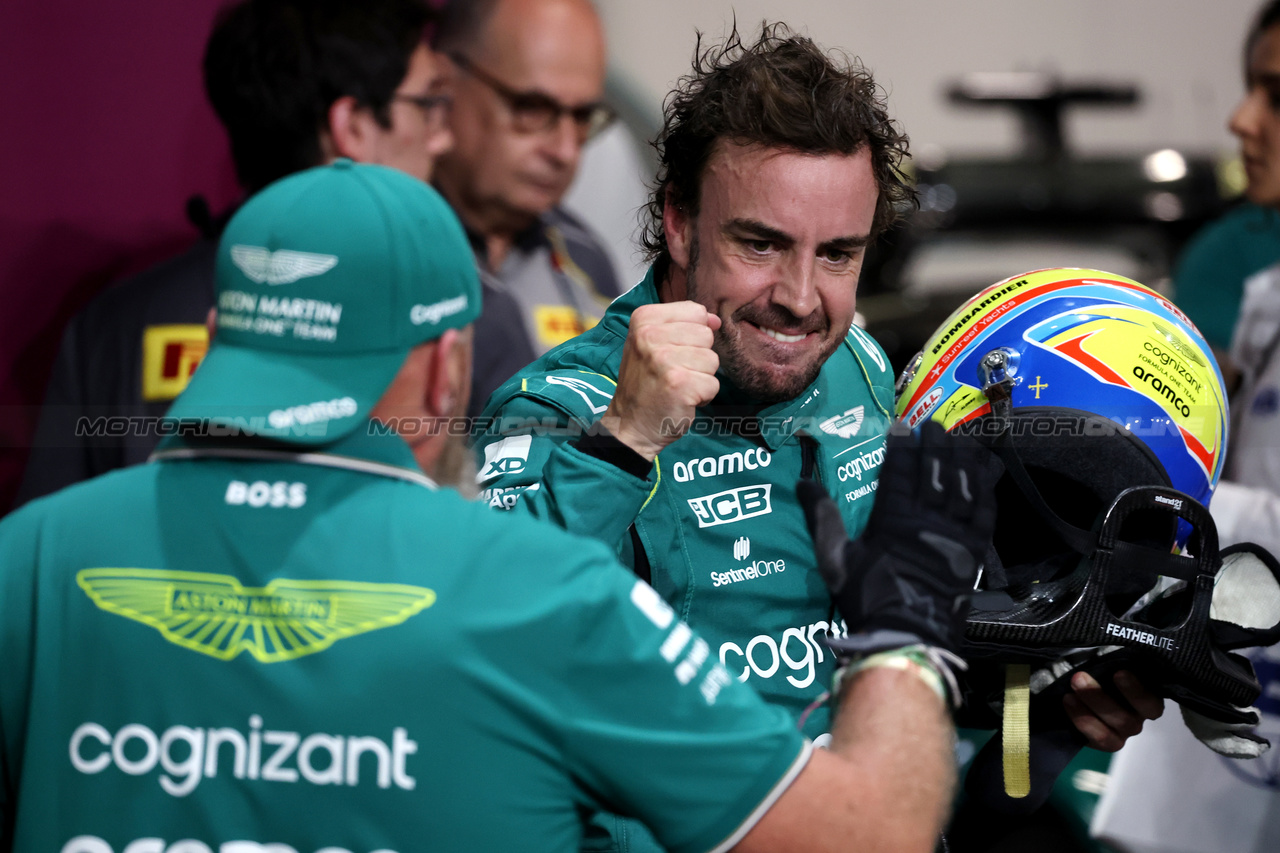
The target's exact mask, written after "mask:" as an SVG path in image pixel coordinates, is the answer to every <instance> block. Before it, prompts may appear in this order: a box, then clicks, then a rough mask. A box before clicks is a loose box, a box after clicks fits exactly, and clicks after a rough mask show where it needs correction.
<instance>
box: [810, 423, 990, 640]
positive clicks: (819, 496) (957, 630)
mask: <svg viewBox="0 0 1280 853" xmlns="http://www.w3.org/2000/svg"><path fill="white" fill-rule="evenodd" d="M1002 471H1003V466H1002V465H1001V464H1000V461H999V460H998V459H997V458H996V457H995V456H994V455H993V454H992V453H991V452H990V451H988V450H987V449H986V448H984V447H982V446H981V445H980V444H978V443H977V442H976V441H974V440H973V439H972V438H968V437H965V436H954V435H949V434H947V432H946V430H944V429H943V428H942V426H941V425H939V424H937V423H934V422H933V421H929V422H927V423H926V424H925V425H924V427H923V429H922V430H921V431H920V434H919V435H918V436H917V435H915V434H914V433H898V432H891V433H890V435H889V439H888V443H887V453H886V454H885V459H884V464H883V465H882V466H881V468H880V479H879V483H880V484H879V486H878V487H877V490H876V499H875V507H874V508H873V509H872V511H871V518H870V520H869V521H868V522H867V529H866V530H865V531H864V532H863V534H862V536H861V537H859V538H858V539H856V540H853V541H850V540H849V538H848V534H847V533H846V532H845V528H844V523H843V522H842V521H841V517H840V511H839V509H838V508H837V507H836V505H835V503H834V502H833V501H832V500H831V498H830V497H829V496H828V495H827V493H826V490H825V489H823V487H822V486H821V485H819V484H818V483H816V482H814V481H812V480H801V481H800V484H799V486H798V489H797V491H798V494H799V497H800V503H801V506H803V508H804V514H805V520H806V521H807V522H808V525H809V532H810V534H811V535H812V536H813V542H814V548H815V550H816V552H817V557H818V568H819V570H820V571H821V572H822V577H823V579H824V580H825V581H826V583H827V587H828V588H829V589H830V590H831V597H832V599H833V600H834V601H835V605H836V609H838V610H839V611H840V615H841V616H843V617H844V620H845V623H846V624H847V625H848V629H849V637H847V638H843V639H841V640H839V641H837V642H836V643H833V645H838V647H839V648H840V650H841V651H845V652H853V653H856V654H863V655H866V654H871V653H874V652H876V651H882V650H885V649H891V648H900V647H903V646H907V645H914V644H924V645H926V646H930V647H934V648H940V649H943V650H945V651H947V652H951V653H953V654H954V653H955V652H957V651H958V650H959V648H960V641H961V638H962V636H963V634H964V620H965V615H966V614H967V612H968V610H969V596H970V594H971V593H972V591H973V586H974V582H975V581H976V579H977V572H978V566H979V564H980V563H981V562H982V559H983V557H984V556H985V555H986V553H987V549H988V548H989V546H990V543H991V533H992V530H993V528H994V527H995V521H996V498H995V491H994V489H995V483H996V480H997V479H998V478H999V476H1000V474H1001V472H1002Z"/></svg>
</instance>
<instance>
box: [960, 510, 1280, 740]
mask: <svg viewBox="0 0 1280 853" xmlns="http://www.w3.org/2000/svg"><path fill="white" fill-rule="evenodd" d="M1136 512H1157V513H1166V514H1171V515H1174V516H1177V517H1178V518H1181V519H1183V520H1184V521H1186V522H1187V523H1188V524H1189V525H1190V526H1191V527H1192V531H1193V532H1192V536H1191V540H1190V541H1189V543H1188V545H1189V548H1190V550H1191V551H1192V553H1193V554H1194V556H1176V555H1171V554H1165V553H1162V552H1160V551H1158V550H1156V549H1153V548H1149V547H1146V546H1143V545H1138V544H1135V543H1131V542H1125V541H1123V540H1121V539H1120V532H1121V529H1122V527H1123V525H1124V522H1125V521H1126V519H1128V518H1130V516H1132V515H1133V514H1134V513H1136ZM1220 565H1221V561H1220V557H1219V553H1218V535H1217V528H1216V527H1215V526H1214V523H1213V518H1212V517H1211V516H1210V515H1209V511H1208V510H1207V509H1205V507H1203V506H1202V505H1201V504H1199V503H1197V502H1196V501H1195V500H1193V499H1192V498H1190V497H1189V496H1187V495H1185V494H1183V493H1181V492H1178V491H1176V490H1174V489H1169V488H1163V487H1156V486H1141V487H1136V488H1132V489H1128V490H1126V491H1124V492H1122V493H1121V494H1120V496H1119V497H1118V498H1117V499H1116V501H1115V503H1114V504H1112V506H1111V508H1110V509H1109V510H1108V512H1107V514H1106V516H1105V518H1104V520H1103V523H1102V529H1101V531H1100V532H1099V533H1098V535H1097V544H1096V547H1095V548H1094V551H1093V555H1092V557H1091V558H1090V559H1088V560H1086V561H1083V562H1082V563H1081V564H1080V566H1079V567H1078V568H1077V569H1076V570H1075V571H1073V572H1072V573H1070V574H1069V575H1067V576H1066V577H1063V578H1061V579H1059V580H1055V581H1048V582H1044V583H1039V584H1034V585H1032V586H1031V587H1030V591H1029V592H1028V593H1027V594H1026V595H1025V596H1024V597H1021V598H1019V599H1018V600H1014V599H1013V598H1012V597H1011V596H1009V595H1007V594H1006V595H1003V596H1002V597H1000V596H989V595H988V596H983V595H979V596H976V597H975V600H974V602H973V609H972V610H971V611H970V613H969V618H968V621H967V624H966V626H965V656H966V657H967V658H970V659H974V660H977V659H987V660H993V661H997V660H998V661H1027V660H1054V659H1057V658H1060V657H1062V656H1064V655H1065V654H1066V653H1067V652H1069V651H1071V650H1072V649H1079V648H1088V647H1104V646H1120V647H1123V648H1124V649H1125V650H1126V651H1127V652H1128V654H1127V655H1126V658H1128V660H1129V662H1130V665H1131V666H1133V667H1136V668H1137V670H1138V671H1139V672H1140V674H1141V675H1142V676H1143V677H1144V680H1146V681H1148V682H1149V683H1150V684H1151V685H1152V686H1153V687H1157V686H1158V688H1159V689H1160V690H1161V692H1162V693H1163V694H1164V695H1166V696H1168V697H1170V698H1173V699H1175V700H1177V701H1178V702H1180V703H1184V704H1188V705H1189V706H1190V707H1192V708H1194V709H1195V710H1197V711H1200V712H1201V713H1206V714H1208V715H1210V716H1217V715H1220V714H1221V713H1222V704H1223V703H1225V704H1228V705H1233V706H1247V705H1249V704H1251V703H1252V702H1253V700H1254V699H1256V698H1257V696H1258V694H1259V692H1260V689H1261V688H1260V687H1259V685H1258V680H1257V678H1256V676H1255V675H1254V673H1253V669H1252V667H1251V666H1250V665H1249V663H1248V661H1246V660H1245V659H1244V658H1242V657H1240V656H1238V655H1232V654H1229V653H1228V652H1227V651H1226V649H1224V648H1222V647H1221V646H1220V645H1219V644H1218V643H1216V642H1215V640H1214V636H1213V633H1212V632H1211V631H1210V624H1209V622H1210V606H1211V604H1212V600H1213V586H1214V578H1215V576H1216V574H1217V572H1218V569H1219V567H1220ZM1158 575H1164V576H1171V577H1176V578H1178V579H1180V580H1183V581H1185V582H1186V584H1187V589H1186V593H1187V594H1189V595H1190V603H1189V608H1188V611H1187V613H1186V616H1185V618H1182V619H1181V620H1176V621H1173V622H1172V623H1171V624H1167V625H1161V624H1153V623H1152V622H1149V621H1143V620H1141V619H1139V618H1134V617H1127V616H1124V615H1121V614H1117V613H1115V612H1113V611H1112V605H1111V604H1109V603H1108V595H1109V594H1114V593H1116V592H1117V591H1118V590H1119V591H1131V590H1133V589H1134V588H1135V587H1136V586H1144V585H1145V586H1146V587H1147V588H1150V587H1152V586H1154V584H1155V582H1156V579H1157V576H1158Z"/></svg>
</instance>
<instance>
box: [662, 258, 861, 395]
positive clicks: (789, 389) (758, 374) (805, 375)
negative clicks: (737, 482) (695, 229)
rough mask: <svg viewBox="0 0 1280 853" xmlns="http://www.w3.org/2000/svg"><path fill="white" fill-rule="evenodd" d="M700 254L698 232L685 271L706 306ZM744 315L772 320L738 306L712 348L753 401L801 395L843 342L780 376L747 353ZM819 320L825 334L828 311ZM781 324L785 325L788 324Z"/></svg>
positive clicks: (690, 289) (778, 313)
mask: <svg viewBox="0 0 1280 853" xmlns="http://www.w3.org/2000/svg"><path fill="white" fill-rule="evenodd" d="M698 256H699V246H698V237H697V234H696V233H695V234H694V236H693V239H692V241H691V242H690V245H689V266H688V268H687V269H686V270H685V293H686V297H687V298H688V299H691V300H692V301H694V302H698V303H700V304H702V305H703V306H706V304H707V303H706V302H703V300H702V299H701V298H699V293H698V276H697V272H698ZM772 308H774V309H775V310H774V311H773V312H772V313H773V314H774V316H775V317H776V318H778V319H782V320H784V321H790V320H793V319H794V317H793V316H792V315H791V314H790V312H788V311H786V309H785V308H781V307H780V306H772ZM708 310H710V309H708ZM819 310H821V309H819ZM783 313H785V314H786V316H785V317H783V316H782V314H783ZM743 317H750V318H751V319H752V320H753V321H759V320H762V319H769V318H768V317H764V316H762V315H761V313H760V311H758V310H757V309H755V308H752V307H751V306H749V305H746V306H743V307H741V308H739V309H738V310H736V311H734V313H733V317H732V321H724V320H723V318H722V322H721V324H720V328H719V329H716V331H715V332H714V343H713V344H712V348H713V349H714V350H715V352H716V355H718V356H720V371H721V372H722V373H723V374H724V375H725V377H726V378H727V379H728V380H729V382H730V383H732V384H733V385H734V386H735V387H737V388H738V389H739V390H741V391H745V392H746V393H747V395H748V396H750V397H751V398H752V399H753V400H756V401H758V402H761V403H767V404H772V403H781V402H783V401H784V400H791V399H793V398H795V397H798V396H799V395H800V394H801V392H803V391H804V390H805V389H806V388H808V387H809V386H810V385H811V384H813V381H814V380H815V379H817V378H818V372H819V371H821V370H822V365H824V364H826V362H827V359H828V358H830V357H831V353H833V352H835V350H836V347H838V346H839V345H840V339H839V338H836V339H835V340H833V341H831V342H830V343H829V344H828V346H827V347H826V348H825V349H824V350H823V351H822V352H820V353H819V354H818V356H817V357H815V358H814V359H813V360H812V362H811V363H809V364H807V365H805V367H804V369H803V370H800V371H796V372H790V373H786V374H781V375H779V374H778V373H776V372H771V371H770V370H769V369H768V368H766V367H764V366H763V365H761V364H758V363H756V362H755V361H753V360H752V358H751V356H749V355H748V354H747V352H746V348H745V347H744V346H743V343H742V333H741V329H742V325H741V322H742V318H743ZM820 319H821V321H822V329H823V331H824V333H825V331H826V329H827V328H828V326H829V322H830V321H829V320H828V318H827V317H826V315H825V314H823V315H822V316H821V318H820ZM778 325H785V323H779V324H778Z"/></svg>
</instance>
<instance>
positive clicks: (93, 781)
mask: <svg viewBox="0 0 1280 853" xmlns="http://www.w3.org/2000/svg"><path fill="white" fill-rule="evenodd" d="M202 441H203V440H202ZM159 456H160V458H159V461H153V462H152V463H151V464H147V465H143V466H138V467H135V468H129V469H125V470H121V471H118V472H115V473H112V474H109V475H107V476H104V477H101V478H98V479H96V480H92V481H89V482H87V483H84V484H81V485H79V486H76V487H73V488H71V489H68V490H66V491H63V492H61V493H58V494H56V495H53V496H51V497H48V498H44V499H42V500H39V501H36V502H33V503H31V504H29V505H27V506H26V507H24V508H23V509H22V510H20V511H18V512H16V513H14V514H13V515H11V516H9V517H8V518H6V519H5V520H4V521H3V522H0V661H3V662H4V664H3V671H2V673H3V674H2V676H0V750H2V752H0V771H2V773H3V780H2V781H3V785H2V786H0V832H2V833H3V835H4V838H3V840H0V847H5V848H6V849H7V847H8V845H9V844H11V845H12V848H13V849H15V850H19V851H28V850H30V851H59V850H60V851H63V853H108V851H115V852H116V853H123V851H126V850H127V851H129V853H162V851H163V852H164V853H207V851H216V852H217V853H264V851H270V853H290V851H296V853H314V851H321V850H323V851H326V853H340V851H350V853H371V851H399V853H405V851H487V850H494V851H499V850H504V851H505V850H521V851H553V850H554V851H569V850H574V849H576V848H577V846H578V844H579V841H580V839H581V836H582V826H583V823H584V820H585V819H586V818H587V817H588V816H589V815H590V814H591V813H593V812H594V811H596V810H598V809H601V808H607V809H610V810H615V811H620V812H622V813H624V814H627V815H632V816H636V817H639V818H640V819H641V820H643V821H645V822H646V823H648V824H649V825H650V826H651V827H652V828H653V830H654V832H655V833H656V835H657V836H658V838H659V839H661V842H662V843H663V844H664V845H666V846H667V847H669V848H670V849H671V850H677V851H694V850H709V849H721V848H723V847H725V846H728V845H729V844H731V843H734V842H735V841H736V840H737V839H738V838H739V837H740V835H741V833H742V832H745V828H746V827H747V826H749V825H750V824H751V823H752V822H753V821H754V820H755V819H756V818H757V817H758V816H759V814H761V813H763V811H764V808H765V807H767V805H768V804H769V803H771V802H772V798H774V797H776V796H777V794H778V793H780V792H781V790H782V789H783V787H784V786H785V785H786V784H788V783H789V781H790V780H791V779H792V778H793V777H794V774H795V773H797V772H798V771H799V769H800V767H801V766H802V765H803V763H804V761H805V760H806V759H807V756H808V754H809V752H808V750H809V747H808V745H807V743H806V742H805V741H804V740H803V739H802V738H801V736H800V735H799V734H798V733H796V732H795V730H794V726H793V724H792V722H791V721H790V720H789V719H788V718H787V717H786V715H784V714H782V713H781V712H779V711H778V710H777V709H775V708H770V707H768V706H766V705H765V704H764V703H762V702H761V701H760V700H759V698H758V697H757V696H755V695H754V694H753V693H752V692H751V691H750V690H747V689H743V688H742V686H741V685H739V684H737V683H736V682H735V680H734V679H733V678H732V677H731V676H730V675H729V674H728V673H726V672H725V671H724V670H723V669H722V668H721V667H720V666H719V665H718V664H717V663H716V660H715V656H714V653H713V651H712V650H711V649H710V648H709V646H708V644H707V642H706V641H704V640H702V639H701V638H699V637H698V636H697V635H695V634H693V633H692V632H691V631H690V630H689V629H688V628H687V627H685V625H684V623H682V622H680V621H679V620H678V619H677V618H675V615H674V614H673V612H672V611H671V609H670V608H669V607H668V606H666V605H665V604H664V603H663V602H662V601H661V600H660V599H659V598H658V597H657V596H656V594H654V592H653V591H652V590H651V589H650V588H649V587H647V586H645V585H644V584H642V583H638V582H637V581H636V579H635V578H634V577H633V576H632V575H630V574H629V573H628V572H626V571H625V570H623V569H622V568H621V567H620V566H618V565H617V563H616V561H615V560H614V559H613V558H612V556H611V555H610V553H609V552H608V550H607V549H606V548H604V547H603V546H600V545H598V544H594V543H592V542H589V541H585V540H581V539H578V538H575V537H572V536H569V535H568V534H566V533H564V532H562V531H559V530H556V529H554V528H553V527H551V526H550V525H542V524H537V523H534V522H532V521H530V520H528V519H524V518H519V517H513V516H507V515H504V514H500V513H495V512H492V511H490V510H489V509H487V508H486V507H484V506H481V505H478V504H473V503H468V502H465V501H463V500H462V499H461V498H459V497H458V496H457V495H456V493H454V492H452V491H448V490H436V489H435V488H434V486H433V484H432V483H431V482H430V481H429V480H427V479H426V478H425V477H424V476H423V475H422V474H421V473H420V472H418V471H417V469H416V467H415V465H414V460H413V457H412V454H411V453H410V452H409V449H408V447H407V446H406V445H405V444H404V443H403V442H402V441H401V440H400V439H399V438H397V437H395V436H386V435H383V436H378V435H357V436H354V437H351V438H348V439H345V440H344V441H342V442H341V443H339V444H338V445H336V446H333V447H330V448H328V449H327V450H325V451H323V452H318V453H309V454H295V453H289V452H281V451H278V450H277V451H264V450H261V449H258V450H254V449H249V448H247V447H245V446H244V445H236V444H234V443H233V444H229V445H226V446H223V447H215V446H211V445H209V444H205V443H197V442H196V441H194V440H193V441H190V442H187V443H182V442H175V441H169V442H168V443H167V444H166V445H163V446H162V450H161V452H160V454H159Z"/></svg>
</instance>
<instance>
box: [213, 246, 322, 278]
mask: <svg viewBox="0 0 1280 853" xmlns="http://www.w3.org/2000/svg"><path fill="white" fill-rule="evenodd" d="M231 262H232V263H234V264H235V265H236V266H238V267H239V268H240V271H241V272H243V273H244V274H245V275H247V276H248V277H249V279H250V280H252V281H256V282H258V283H259V284H261V283H262V282H264V281H265V282H266V283H267V284H289V283H290V282H294V281H297V280H298V279H300V278H311V277H312V276H316V275H320V274H321V273H325V272H328V271H329V270H331V269H333V268H334V267H335V266H337V264H338V256H337V255H317V254H316V253H314V252H295V251H294V250H292V249H276V250H275V251H274V252H273V251H271V250H270V249H264V248H263V247H261V246H241V245H236V246H232V247H231Z"/></svg>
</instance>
